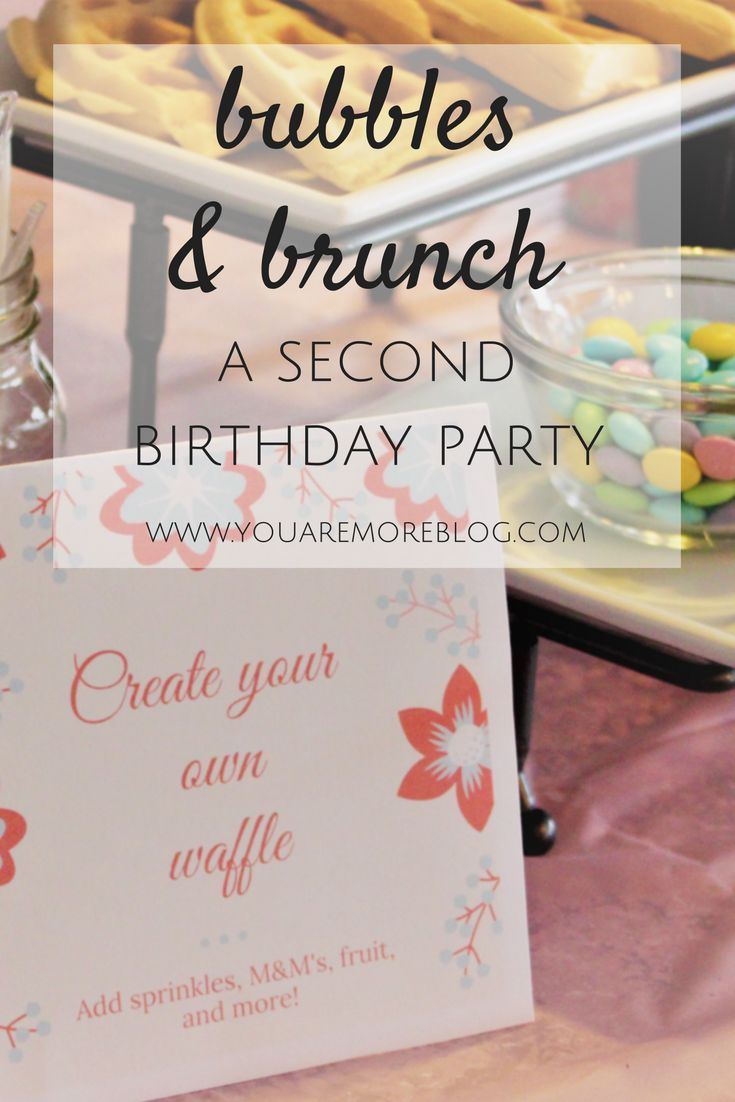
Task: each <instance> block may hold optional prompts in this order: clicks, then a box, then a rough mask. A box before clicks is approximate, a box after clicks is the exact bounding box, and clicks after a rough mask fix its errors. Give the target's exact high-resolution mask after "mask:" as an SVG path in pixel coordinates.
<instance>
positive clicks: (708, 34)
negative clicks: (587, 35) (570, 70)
mask: <svg viewBox="0 0 735 1102" xmlns="http://www.w3.org/2000/svg"><path fill="white" fill-rule="evenodd" d="M583 6H584V11H585V14H586V15H594V16H596V17H597V18H598V19H604V20H605V21H606V22H608V23H612V24H614V26H616V27H621V28H622V29H623V30H626V31H632V32H633V34H638V35H640V36H641V37H642V38H647V39H648V40H649V42H661V43H667V42H669V43H677V42H678V43H681V48H682V50H683V51H684V53H687V54H693V55H694V56H695V57H701V58H703V59H704V60H705V61H716V60H718V59H719V58H723V57H728V56H729V55H730V54H732V53H735V15H734V14H733V13H732V12H730V11H727V10H726V9H725V8H724V7H723V6H721V5H719V4H713V3H710V2H709V0H583Z"/></svg>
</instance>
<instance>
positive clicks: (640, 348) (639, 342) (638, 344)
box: [630, 333, 648, 360]
mask: <svg viewBox="0 0 735 1102" xmlns="http://www.w3.org/2000/svg"><path fill="white" fill-rule="evenodd" d="M630 344H631V345H632V346H633V351H634V352H635V354H636V356H637V357H638V359H639V360H647V359H648V352H647V350H646V338H645V337H642V336H641V335H640V333H633V334H632V335H631V337H630Z"/></svg>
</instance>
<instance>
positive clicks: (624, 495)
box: [595, 482, 735, 513]
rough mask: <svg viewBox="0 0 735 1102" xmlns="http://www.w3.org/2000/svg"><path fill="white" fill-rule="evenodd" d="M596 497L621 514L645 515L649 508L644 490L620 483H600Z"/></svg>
mask: <svg viewBox="0 0 735 1102" xmlns="http://www.w3.org/2000/svg"><path fill="white" fill-rule="evenodd" d="M733 493H734V494H735V490H734V491H733ZM595 496H596V498H597V500H598V501H599V502H600V504H601V505H604V506H605V508H607V509H614V510H615V511H616V512H620V513H645V511H646V509H647V508H648V498H647V497H646V495H645V494H644V493H643V491H642V490H635V489H632V488H631V487H630V486H621V485H620V484H619V483H618V482H600V483H599V484H598V485H597V486H595Z"/></svg>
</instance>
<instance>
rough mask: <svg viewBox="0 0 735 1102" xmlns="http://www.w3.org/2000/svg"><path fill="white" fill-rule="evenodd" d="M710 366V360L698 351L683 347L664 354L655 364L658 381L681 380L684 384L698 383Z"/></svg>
mask: <svg viewBox="0 0 735 1102" xmlns="http://www.w3.org/2000/svg"><path fill="white" fill-rule="evenodd" d="M708 366H709V360H708V359H707V357H706V356H704V355H703V354H702V353H701V352H697V351H696V349H692V348H687V347H686V345H682V346H681V348H680V349H673V350H672V351H670V352H664V353H663V355H661V356H659V357H658V359H657V360H655V361H654V364H653V374H654V375H655V376H656V378H657V379H675V380H676V379H681V381H682V382H683V383H696V382H698V381H699V380H700V379H701V378H702V376H703V375H704V373H705V371H706V370H707V368H708Z"/></svg>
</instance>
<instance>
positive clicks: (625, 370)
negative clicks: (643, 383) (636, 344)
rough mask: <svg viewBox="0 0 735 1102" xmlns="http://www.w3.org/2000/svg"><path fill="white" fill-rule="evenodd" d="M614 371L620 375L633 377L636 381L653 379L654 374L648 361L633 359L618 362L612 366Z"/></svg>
mask: <svg viewBox="0 0 735 1102" xmlns="http://www.w3.org/2000/svg"><path fill="white" fill-rule="evenodd" d="M612 369H613V371H615V372H617V374H618V375H632V376H633V377H634V378H636V379H652V378H653V372H652V371H651V365H650V364H649V363H647V362H646V360H639V359H635V358H633V357H631V358H629V359H627V360H616V361H615V363H614V364H613V365H612Z"/></svg>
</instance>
